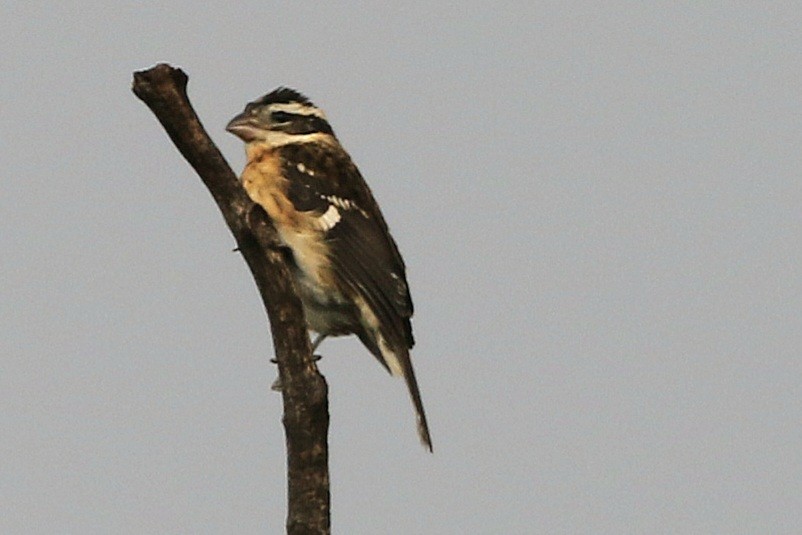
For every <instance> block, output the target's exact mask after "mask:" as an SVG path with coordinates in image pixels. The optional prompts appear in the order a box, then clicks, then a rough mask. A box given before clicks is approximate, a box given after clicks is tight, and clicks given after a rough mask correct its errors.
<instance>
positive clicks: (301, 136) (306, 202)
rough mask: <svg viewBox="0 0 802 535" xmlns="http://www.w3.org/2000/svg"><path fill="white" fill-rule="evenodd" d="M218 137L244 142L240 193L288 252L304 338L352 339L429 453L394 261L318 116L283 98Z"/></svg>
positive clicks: (399, 270)
mask: <svg viewBox="0 0 802 535" xmlns="http://www.w3.org/2000/svg"><path fill="white" fill-rule="evenodd" d="M227 129H228V130H229V131H230V132H232V133H234V134H235V135H237V136H239V137H240V138H242V139H243V140H244V141H245V142H246V154H247V158H248V162H247V164H246V166H245V169H244V171H243V173H242V177H241V179H242V184H243V187H244V188H245V190H246V191H247V192H248V195H249V196H250V197H251V199H253V201H254V202H256V203H258V204H259V205H261V206H262V207H263V208H264V209H265V211H266V212H267V213H268V215H269V216H270V217H271V218H272V220H273V221H274V223H275V225H276V229H277V230H278V233H279V235H280V236H281V239H282V240H283V242H284V244H285V245H286V246H287V247H288V248H289V249H290V251H292V261H293V264H294V274H295V278H296V282H297V286H298V290H299V294H300V297H301V300H302V302H303V305H304V310H305V313H306V318H307V323H308V324H309V328H310V329H311V330H313V331H315V332H317V333H318V334H319V337H318V339H317V340H316V342H315V346H317V344H319V343H320V341H322V339H323V338H325V337H326V336H341V335H347V334H356V335H357V336H358V337H359V339H360V340H361V341H362V343H363V344H364V345H365V346H366V347H367V348H368V350H370V352H371V353H372V354H373V355H374V356H375V357H376V358H377V359H378V360H379V362H381V363H382V365H383V366H384V367H385V368H387V369H388V371H390V372H391V373H392V374H393V375H401V376H402V377H404V379H405V380H406V383H407V386H408V388H409V392H410V395H411V397H412V401H413V403H414V406H415V411H416V414H417V419H418V432H419V435H420V438H421V441H422V442H423V443H424V445H425V446H426V447H428V448H429V449H430V450H431V448H432V444H431V438H430V435H429V429H428V425H427V422H426V416H425V413H424V410H423V403H422V402H421V397H420V392H419V389H418V384H417V381H416V379H415V372H414V370H413V368H412V362H411V360H410V356H409V350H410V349H411V348H412V346H413V345H414V339H413V336H412V326H411V323H410V318H411V317H412V312H413V307H412V299H411V297H410V294H409V289H408V286H407V281H406V270H405V266H404V261H403V259H402V258H401V254H400V253H399V251H398V247H397V246H396V243H395V241H394V240H393V238H392V236H391V235H390V233H389V230H388V228H387V224H386V222H385V220H384V217H383V216H382V213H381V211H380V210H379V206H378V204H376V201H375V200H374V198H373V195H372V194H371V192H370V189H369V188H368V186H367V184H366V183H365V181H364V179H363V178H362V175H361V174H360V172H359V170H358V169H357V167H356V165H355V164H354V163H353V161H352V160H351V157H350V156H349V155H348V153H347V152H346V151H345V150H344V149H343V148H342V146H341V145H340V143H339V141H338V140H337V138H336V136H335V135H334V132H333V130H332V129H331V126H330V125H329V124H328V122H327V120H326V118H325V114H323V112H322V111H321V110H320V109H319V108H316V107H315V106H314V105H313V104H312V103H311V102H310V101H309V100H308V99H307V98H306V97H304V96H303V95H301V94H300V93H297V92H296V91H293V90H291V89H287V88H279V89H277V90H275V91H273V92H272V93H269V94H267V95H265V96H264V97H262V98H260V99H259V100H256V101H254V102H252V103H250V104H248V105H247V106H246V108H245V111H243V112H242V113H241V114H240V115H238V116H237V117H235V118H234V119H232V121H231V122H230V123H229V125H228V127H227Z"/></svg>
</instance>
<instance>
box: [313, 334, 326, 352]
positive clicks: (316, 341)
mask: <svg viewBox="0 0 802 535" xmlns="http://www.w3.org/2000/svg"><path fill="white" fill-rule="evenodd" d="M327 336H328V335H327V334H323V333H318V335H317V336H315V339H314V340H313V341H312V355H314V354H315V350H316V349H317V346H319V345H320V343H321V342H322V341H323V340H325V339H326V337H327Z"/></svg>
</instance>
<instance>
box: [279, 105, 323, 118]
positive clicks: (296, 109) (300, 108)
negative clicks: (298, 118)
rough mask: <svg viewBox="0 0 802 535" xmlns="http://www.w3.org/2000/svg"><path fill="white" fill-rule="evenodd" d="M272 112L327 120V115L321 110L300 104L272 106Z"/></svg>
mask: <svg viewBox="0 0 802 535" xmlns="http://www.w3.org/2000/svg"><path fill="white" fill-rule="evenodd" d="M270 111H283V112H286V113H294V114H296V115H314V116H315V117H320V118H321V119H323V120H326V114H325V113H323V110H321V109H320V108H316V107H314V106H310V105H308V104H300V103H298V102H289V103H276V104H270Z"/></svg>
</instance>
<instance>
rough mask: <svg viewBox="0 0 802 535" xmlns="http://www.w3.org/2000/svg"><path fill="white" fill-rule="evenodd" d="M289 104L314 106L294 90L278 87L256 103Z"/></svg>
mask: <svg viewBox="0 0 802 535" xmlns="http://www.w3.org/2000/svg"><path fill="white" fill-rule="evenodd" d="M290 102H298V103H300V104H307V105H309V106H314V104H312V102H311V101H310V100H309V99H308V98H306V97H305V96H304V95H302V94H301V93H299V92H298V91H296V90H295V89H290V88H289V87H278V88H276V89H274V90H273V91H271V92H270V93H268V94H267V95H265V96H263V97H262V98H260V99H259V100H257V101H256V103H257V104H262V105H266V104H289V103H290Z"/></svg>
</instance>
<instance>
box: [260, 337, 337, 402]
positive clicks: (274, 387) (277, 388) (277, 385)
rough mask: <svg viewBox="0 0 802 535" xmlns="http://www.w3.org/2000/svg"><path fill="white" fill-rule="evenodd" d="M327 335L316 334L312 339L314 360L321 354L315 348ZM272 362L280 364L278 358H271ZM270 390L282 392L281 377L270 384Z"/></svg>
mask: <svg viewBox="0 0 802 535" xmlns="http://www.w3.org/2000/svg"><path fill="white" fill-rule="evenodd" d="M327 336H328V335H327V334H323V333H319V334H318V335H317V336H315V339H314V340H313V341H312V358H313V359H314V360H320V356H319V355H315V350H316V349H317V346H319V345H320V344H321V342H323V340H325V339H326V337H327ZM270 362H272V363H273V364H278V361H277V360H276V359H270ZM270 390H273V391H275V392H281V377H276V380H275V381H273V384H272V385H270Z"/></svg>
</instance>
